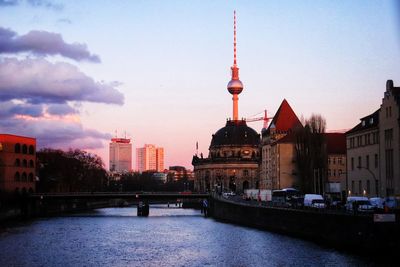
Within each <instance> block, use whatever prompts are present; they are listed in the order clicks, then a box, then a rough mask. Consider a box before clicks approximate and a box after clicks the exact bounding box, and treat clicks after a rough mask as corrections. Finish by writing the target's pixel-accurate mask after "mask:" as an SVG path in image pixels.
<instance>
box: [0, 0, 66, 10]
mask: <svg viewBox="0 0 400 267" xmlns="http://www.w3.org/2000/svg"><path fill="white" fill-rule="evenodd" d="M22 2H24V1H22V0H0V7H1V6H16V5H19V4H21V3H22ZM25 2H26V3H28V4H29V5H30V6H33V7H44V8H49V9H53V10H62V9H63V8H64V6H63V5H62V4H57V3H54V2H52V1H48V0H26V1H25Z"/></svg>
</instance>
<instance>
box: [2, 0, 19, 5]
mask: <svg viewBox="0 0 400 267" xmlns="http://www.w3.org/2000/svg"><path fill="white" fill-rule="evenodd" d="M18 3H19V1H18V0H0V6H16V5H18Z"/></svg>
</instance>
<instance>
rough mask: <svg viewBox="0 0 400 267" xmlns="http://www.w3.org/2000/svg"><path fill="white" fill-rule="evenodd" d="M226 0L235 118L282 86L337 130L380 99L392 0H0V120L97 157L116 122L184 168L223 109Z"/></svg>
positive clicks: (389, 61)
mask: <svg viewBox="0 0 400 267" xmlns="http://www.w3.org/2000/svg"><path fill="white" fill-rule="evenodd" d="M233 10H236V12H237V42H238V44H237V54H238V66H239V68H240V79H241V81H242V82H243V84H244V90H243V92H242V93H241V94H240V95H239V117H243V118H250V117H254V116H255V117H260V116H262V114H259V113H261V112H263V110H267V111H268V114H269V115H270V116H273V115H274V114H275V112H276V110H277V109H278V107H279V105H280V103H281V102H282V100H283V99H286V100H287V101H288V102H289V104H290V105H291V106H292V108H293V110H294V111H295V113H296V114H297V115H298V116H299V117H300V118H301V117H303V118H307V117H310V116H311V114H313V113H317V114H321V115H322V116H323V117H325V119H326V121H327V128H328V130H329V131H337V130H339V131H344V130H346V129H350V128H352V127H354V126H355V125H356V124H357V123H358V122H359V119H360V118H361V117H364V116H366V115H368V114H370V113H372V112H374V111H375V110H377V109H378V108H379V107H380V104H381V100H382V97H383V93H384V91H385V84H386V80H388V79H392V80H394V84H395V86H399V85H400V60H399V59H400V19H399V15H400V6H399V5H398V4H397V1H380V0H379V1H372V0H371V1H370V0H368V1H365V0H359V1H330V0H326V1H297V0H296V1H295V0H293V1H211V0H210V1H184V0H181V1H161V0H160V1H139V0H137V1H128V0H127V1H117V0H116V1H105V0H104V1H101V0H96V1H94V0H93V1H89V0H88V1H84V0H83V1H47V0H0V132H1V133H10V134H19V135H26V136H33V137H36V138H37V143H38V147H39V148H43V147H52V148H61V149H69V148H79V149H85V150H88V151H90V152H93V153H96V154H98V155H99V156H101V157H102V158H103V160H104V162H105V163H106V166H108V161H109V157H108V143H109V140H110V138H111V137H113V136H115V135H117V136H118V137H125V135H126V136H127V137H128V138H131V139H132V142H133V147H134V148H136V147H142V146H143V145H144V144H155V145H157V146H160V147H164V150H165V165H166V166H165V167H166V168H168V166H172V165H182V166H185V167H187V168H192V166H191V159H192V156H193V155H194V153H195V152H196V142H198V144H199V153H200V152H202V153H203V154H204V155H207V154H208V147H209V144H210V141H211V137H212V134H213V133H215V132H216V131H217V130H218V129H220V128H221V127H223V126H224V125H225V122H226V119H227V118H229V117H232V96H231V95H230V94H229V93H228V91H227V89H226V85H227V83H228V82H229V80H230V67H231V66H232V63H233ZM256 114H258V115H256ZM249 126H251V127H253V128H254V129H255V130H257V131H258V132H260V131H261V128H262V121H258V122H251V123H249ZM135 156H136V155H135V153H134V164H133V165H134V166H133V167H134V168H135Z"/></svg>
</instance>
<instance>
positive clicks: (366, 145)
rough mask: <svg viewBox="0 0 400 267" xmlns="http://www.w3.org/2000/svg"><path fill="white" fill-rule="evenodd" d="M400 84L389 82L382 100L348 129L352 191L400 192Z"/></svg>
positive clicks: (348, 186) (349, 187)
mask: <svg viewBox="0 0 400 267" xmlns="http://www.w3.org/2000/svg"><path fill="white" fill-rule="evenodd" d="M399 111H400V87H395V86H394V85H393V81H392V80H388V81H387V82H386V91H385V93H384V96H383V98H382V104H381V106H380V108H379V109H378V110H376V111H375V112H374V113H372V114H370V115H368V116H366V117H363V118H361V119H360V123H359V124H357V125H356V126H355V127H354V128H353V129H351V130H350V131H348V132H347V133H346V143H347V150H346V152H347V179H346V181H345V182H344V183H342V188H343V190H345V191H346V193H347V194H348V195H357V196H358V195H360V196H362V195H364V196H380V197H387V196H399V195H400V164H399V162H400V125H399V119H400V112H399Z"/></svg>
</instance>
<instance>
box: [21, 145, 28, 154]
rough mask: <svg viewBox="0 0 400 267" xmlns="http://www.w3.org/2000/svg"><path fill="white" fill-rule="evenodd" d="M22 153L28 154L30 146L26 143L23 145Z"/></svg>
mask: <svg viewBox="0 0 400 267" xmlns="http://www.w3.org/2000/svg"><path fill="white" fill-rule="evenodd" d="M22 153H23V154H28V147H27V146H26V145H23V146H22Z"/></svg>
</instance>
